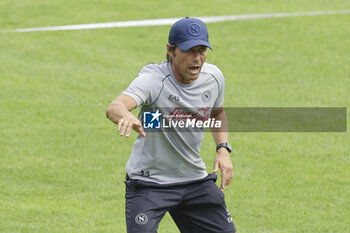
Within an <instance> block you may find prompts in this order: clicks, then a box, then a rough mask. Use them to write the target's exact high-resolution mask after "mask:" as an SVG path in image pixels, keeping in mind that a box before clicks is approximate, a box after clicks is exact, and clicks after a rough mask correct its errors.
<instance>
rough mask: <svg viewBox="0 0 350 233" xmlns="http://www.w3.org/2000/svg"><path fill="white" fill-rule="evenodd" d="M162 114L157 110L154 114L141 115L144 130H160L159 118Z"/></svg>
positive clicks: (145, 113)
mask: <svg viewBox="0 0 350 233" xmlns="http://www.w3.org/2000/svg"><path fill="white" fill-rule="evenodd" d="M161 115H162V114H161V113H160V112H159V109H158V110H157V111H156V112H144V113H143V128H144V129H160V116H161Z"/></svg>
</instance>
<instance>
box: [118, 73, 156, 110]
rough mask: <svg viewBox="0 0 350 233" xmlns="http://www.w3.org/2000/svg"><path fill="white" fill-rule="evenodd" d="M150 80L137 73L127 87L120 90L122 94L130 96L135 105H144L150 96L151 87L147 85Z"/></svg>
mask: <svg viewBox="0 0 350 233" xmlns="http://www.w3.org/2000/svg"><path fill="white" fill-rule="evenodd" d="M149 83H150V80H147V78H146V77H144V76H142V75H139V76H137V78H135V79H134V81H132V82H131V84H130V85H129V87H128V88H127V89H126V90H125V91H123V92H122V94H124V95H128V96H130V97H132V98H133V99H134V100H135V101H136V104H137V106H140V105H145V104H147V102H149V98H150V96H151V89H150V87H149Z"/></svg>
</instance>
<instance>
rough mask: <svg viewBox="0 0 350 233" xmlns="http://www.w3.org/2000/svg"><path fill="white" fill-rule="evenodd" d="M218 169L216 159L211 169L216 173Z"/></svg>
mask: <svg viewBox="0 0 350 233" xmlns="http://www.w3.org/2000/svg"><path fill="white" fill-rule="evenodd" d="M218 169H219V162H218V161H216V160H215V161H214V169H213V172H214V173H216V172H217V171H218Z"/></svg>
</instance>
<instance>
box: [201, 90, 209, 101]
mask: <svg viewBox="0 0 350 233" xmlns="http://www.w3.org/2000/svg"><path fill="white" fill-rule="evenodd" d="M210 100H211V92H210V91H209V90H208V91H205V92H204V93H203V94H202V101H203V102H204V103H208V102H209V101H210Z"/></svg>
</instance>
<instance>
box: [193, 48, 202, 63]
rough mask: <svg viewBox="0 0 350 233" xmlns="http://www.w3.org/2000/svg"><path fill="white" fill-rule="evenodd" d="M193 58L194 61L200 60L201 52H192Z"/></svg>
mask: <svg viewBox="0 0 350 233" xmlns="http://www.w3.org/2000/svg"><path fill="white" fill-rule="evenodd" d="M193 60H194V61H196V62H200V60H201V53H200V52H199V51H195V52H194V53H193Z"/></svg>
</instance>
